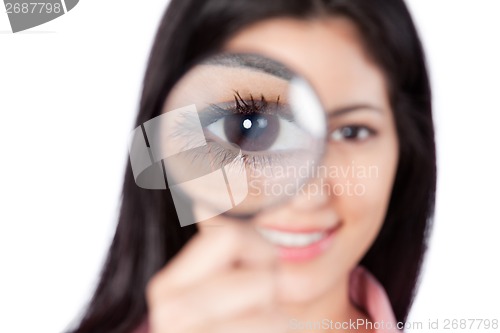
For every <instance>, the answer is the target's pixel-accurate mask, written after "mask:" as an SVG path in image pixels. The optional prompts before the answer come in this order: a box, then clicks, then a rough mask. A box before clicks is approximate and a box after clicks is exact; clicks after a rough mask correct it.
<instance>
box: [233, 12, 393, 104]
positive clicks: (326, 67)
mask: <svg viewBox="0 0 500 333" xmlns="http://www.w3.org/2000/svg"><path fill="white" fill-rule="evenodd" d="M224 50H225V51H234V52H256V53H260V54H263V55H266V56H269V57H271V58H274V59H277V60H278V61H281V62H283V63H285V64H286V65H288V66H290V67H291V68H292V69H294V70H296V71H297V72H298V73H300V74H301V75H303V76H304V77H306V78H307V79H308V80H309V81H310V82H311V84H312V85H313V87H314V88H315V89H316V91H317V92H318V95H319V96H320V98H321V99H322V101H323V103H324V104H325V105H326V106H329V107H336V106H338V105H337V104H339V105H341V104H346V103H350V102H353V101H354V100H356V101H357V102H362V101H366V102H372V103H374V102H377V101H378V104H380V103H386V102H387V98H386V97H387V89H386V84H385V79H384V75H383V72H382V70H381V69H380V68H379V67H378V66H377V65H376V64H375V62H374V61H372V59H371V57H370V55H369V52H367V51H366V50H365V48H364V46H363V43H362V39H361V36H360V34H359V32H358V29H357V28H356V26H355V25H354V23H352V22H351V21H349V20H348V19H344V18H328V19H315V20H313V19H311V20H297V19H291V18H277V19H270V20H265V21H262V22H258V23H256V24H254V25H251V26H249V27H247V28H245V29H243V30H242V31H240V32H239V33H237V34H236V35H234V36H233V37H232V38H230V39H229V40H228V41H227V43H226V44H225V46H224Z"/></svg>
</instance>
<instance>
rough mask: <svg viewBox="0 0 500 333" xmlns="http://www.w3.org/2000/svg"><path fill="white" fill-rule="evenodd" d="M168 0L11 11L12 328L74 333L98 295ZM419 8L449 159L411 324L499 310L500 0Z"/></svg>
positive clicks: (2, 202) (7, 69)
mask: <svg viewBox="0 0 500 333" xmlns="http://www.w3.org/2000/svg"><path fill="white" fill-rule="evenodd" d="M166 2H167V1H160V0H154V1H153V0H149V1H147V2H137V1H134V2H132V1H118V0H108V1H89V0H85V1H81V2H80V3H79V4H78V5H77V7H75V8H74V9H73V10H72V11H70V12H69V13H68V14H66V15H64V16H63V17H61V18H59V19H56V20H54V21H52V22H49V23H47V24H45V25H42V26H39V27H36V28H33V29H31V30H29V31H27V32H22V33H18V34H12V33H10V26H9V24H8V18H7V15H6V14H5V13H4V10H3V7H2V6H0V125H1V127H0V152H1V154H0V161H1V164H0V177H1V178H0V332H9V333H17V332H22V333H25V332H26V333H28V332H37V333H45V332H47V333H48V332H62V331H63V330H64V329H65V328H66V327H67V326H68V324H69V323H70V322H71V321H72V320H73V319H74V318H75V317H76V316H77V315H78V314H79V313H80V311H81V309H82V307H83V305H84V304H85V302H86V301H87V299H88V297H89V296H90V294H91V292H92V290H93V287H94V284H95V282H96V280H97V274H98V272H99V269H100V267H101V265H102V263H103V259H104V256H105V253H106V251H107V247H108V246H109V244H110V241H111V238H112V235H113V232H114V228H115V225H116V219H117V213H118V202H119V196H120V191H121V182H122V178H123V171H124V168H125V163H126V161H127V146H126V145H127V140H128V134H129V131H130V130H131V129H132V126H133V120H134V117H135V113H136V112H137V105H138V98H139V92H140V88H141V80H142V76H143V73H144V69H145V65H146V60H147V56H148V53H149V49H150V45H151V42H152V40H153V37H154V32H155V29H156V27H157V24H158V22H159V20H160V17H161V14H162V12H163V10H164V8H165V6H166ZM146 3H147V5H146ZM408 3H409V5H410V8H411V10H412V12H413V13H414V17H415V20H416V23H417V25H418V28H419V30H420V32H421V35H422V38H423V41H424V44H425V47H426V50H427V54H428V58H429V65H430V69H431V75H432V82H433V88H434V96H435V99H434V106H435V119H436V131H437V142H438V154H439V156H438V162H439V166H438V167H439V182H438V197H437V209H436V217H435V228H434V233H433V236H432V239H431V246H430V252H429V254H428V260H427V262H426V265H425V274H424V276H423V277H422V284H421V289H420V290H419V293H418V296H417V298H416V302H415V304H414V307H413V310H412V312H411V315H410V321H421V322H424V324H425V325H427V322H428V320H429V319H439V320H440V322H441V325H442V323H443V321H444V320H445V319H454V318H456V319H462V318H463V319H468V318H483V319H487V318H490V319H492V318H497V319H500V304H499V302H500V301H499V299H500V287H499V286H498V281H500V273H499V269H498V266H499V263H498V262H499V260H498V257H499V254H500V242H499V241H498V233H499V231H500V227H499V225H500V210H499V207H500V202H499V201H500V200H499V199H500V194H499V188H500V163H499V154H500V153H499V152H500V149H499V148H498V146H499V144H500V138H499V136H498V133H499V132H498V126H499V123H498V121H499V120H500V117H499V114H500V106H499V100H498V97H499V88H500V84H499V78H500V64H499V61H500V43H499V42H498V41H499V40H500V38H499V37H498V36H499V35H500V20H498V13H500V2H499V1H497V0H476V1H474V2H471V1H463V0H439V1H436V0H411V1H408ZM424 327H425V326H424ZM408 331H410V330H408ZM413 331H415V332H427V331H429V330H427V329H424V330H413ZM473 331H476V330H473ZM487 331H488V332H489V331H491V330H487ZM485 332H486V331H485Z"/></svg>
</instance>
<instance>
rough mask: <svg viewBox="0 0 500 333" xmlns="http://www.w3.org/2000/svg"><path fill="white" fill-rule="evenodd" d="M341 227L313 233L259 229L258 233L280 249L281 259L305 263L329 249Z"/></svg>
mask: <svg viewBox="0 0 500 333" xmlns="http://www.w3.org/2000/svg"><path fill="white" fill-rule="evenodd" d="M339 226H340V225H337V226H335V227H332V228H329V229H326V230H322V231H317V230H315V231H311V232H296V231H294V232H292V231H283V230H276V229H269V228H262V227H258V228H257V231H258V232H259V233H260V234H261V235H262V237H264V239H266V240H267V241H269V242H270V243H271V244H273V245H275V246H276V247H277V248H278V252H279V257H280V259H283V260H286V261H303V260H310V259H313V258H315V257H317V256H319V255H320V254H322V253H323V252H324V251H326V249H327V248H329V245H330V244H331V243H332V240H333V238H334V237H333V235H334V234H335V231H336V230H337V229H338V227H339Z"/></svg>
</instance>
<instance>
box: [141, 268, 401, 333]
mask: <svg viewBox="0 0 500 333" xmlns="http://www.w3.org/2000/svg"><path fill="white" fill-rule="evenodd" d="M349 292H350V297H351V301H352V302H353V303H354V304H355V305H357V306H358V307H359V308H360V309H361V310H363V311H364V312H365V313H366V314H367V315H368V317H369V318H370V319H371V321H372V323H373V326H372V327H371V328H372V329H373V331H374V332H375V333H388V332H401V331H398V330H397V329H396V318H395V316H394V312H393V311H392V307H391V303H390V301H389V298H388V297H387V294H386V292H385V290H384V288H383V287H382V285H381V284H380V282H379V281H377V279H376V278H375V277H374V276H373V275H372V274H371V273H370V272H368V270H366V269H364V268H363V267H361V266H358V267H356V268H355V269H354V270H353V271H352V273H351V279H350V285H349ZM348 331H350V330H348ZM148 332H149V327H148V322H147V320H145V321H143V322H142V324H141V325H139V326H138V327H137V328H136V329H135V330H134V331H133V332H132V333H148Z"/></svg>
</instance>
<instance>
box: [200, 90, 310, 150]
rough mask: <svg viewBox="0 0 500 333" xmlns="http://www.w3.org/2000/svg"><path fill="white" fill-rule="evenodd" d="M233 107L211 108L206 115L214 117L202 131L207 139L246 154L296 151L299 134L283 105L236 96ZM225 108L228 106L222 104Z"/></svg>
mask: <svg viewBox="0 0 500 333" xmlns="http://www.w3.org/2000/svg"><path fill="white" fill-rule="evenodd" d="M235 103H236V104H232V105H231V106H230V105H212V107H211V109H210V110H209V111H205V112H208V113H211V112H212V113H215V114H216V116H215V118H212V119H211V120H209V121H208V122H207V124H206V126H204V127H205V130H206V132H208V133H207V136H209V137H210V136H211V137H212V139H214V140H216V141H220V142H221V143H229V144H231V145H237V146H238V147H239V148H240V149H242V150H243V151H247V152H263V151H291V150H294V149H300V148H301V144H303V143H304V142H307V140H301V139H300V138H301V136H304V135H305V134H304V133H303V130H301V129H300V127H299V126H298V125H297V124H296V123H295V121H294V119H293V116H291V111H290V109H289V106H288V105H287V104H283V103H279V98H278V99H277V101H276V103H268V102H267V101H266V100H265V98H264V96H261V99H260V100H257V101H256V100H254V99H253V97H252V96H250V100H244V99H243V98H241V96H240V95H239V94H238V93H236V95H235ZM226 104H228V103H226Z"/></svg>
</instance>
